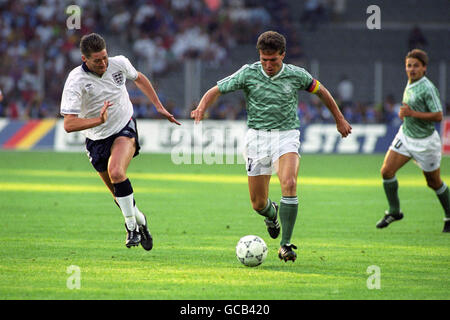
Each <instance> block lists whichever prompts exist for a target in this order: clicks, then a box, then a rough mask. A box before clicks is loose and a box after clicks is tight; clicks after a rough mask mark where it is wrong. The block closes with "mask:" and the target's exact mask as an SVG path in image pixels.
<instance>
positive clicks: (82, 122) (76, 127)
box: [64, 101, 113, 132]
mask: <svg viewBox="0 0 450 320" xmlns="http://www.w3.org/2000/svg"><path fill="white" fill-rule="evenodd" d="M112 105H113V104H112V103H111V102H109V101H105V102H104V103H103V107H102V109H101V110H100V115H99V116H98V117H96V118H79V117H78V115H76V114H65V115H64V130H66V132H74V131H81V130H85V129H89V128H93V127H96V126H99V125H101V124H102V123H105V121H106V119H108V112H107V110H108V108H109V107H110V106H112Z"/></svg>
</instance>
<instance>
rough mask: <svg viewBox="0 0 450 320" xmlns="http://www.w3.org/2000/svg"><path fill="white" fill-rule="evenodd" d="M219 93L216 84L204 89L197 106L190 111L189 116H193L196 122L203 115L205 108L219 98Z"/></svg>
mask: <svg viewBox="0 0 450 320" xmlns="http://www.w3.org/2000/svg"><path fill="white" fill-rule="evenodd" d="M220 95H221V93H220V90H219V87H218V86H217V85H216V86H214V87H212V88H211V89H209V90H208V91H206V93H205V94H204V95H203V97H202V99H201V100H200V103H199V104H198V106H197V108H196V109H195V110H192V111H191V118H193V119H194V120H195V122H196V123H198V122H199V121H200V120H202V119H203V116H204V115H205V112H206V109H208V108H209V107H210V106H211V105H212V104H213V103H214V102H216V100H217V98H219V96H220Z"/></svg>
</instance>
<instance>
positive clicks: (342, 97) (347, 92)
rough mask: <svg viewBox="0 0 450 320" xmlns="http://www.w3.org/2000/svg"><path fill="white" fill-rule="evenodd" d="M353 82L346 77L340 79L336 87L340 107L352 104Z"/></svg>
mask: <svg viewBox="0 0 450 320" xmlns="http://www.w3.org/2000/svg"><path fill="white" fill-rule="evenodd" d="M353 91H354V87H353V82H352V81H351V80H350V79H349V78H348V76H347V75H343V76H342V77H341V81H340V82H339V84H338V86H337V99H338V100H339V102H340V105H341V106H342V107H345V106H347V105H350V104H352V102H353Z"/></svg>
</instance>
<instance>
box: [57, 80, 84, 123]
mask: <svg viewBox="0 0 450 320" xmlns="http://www.w3.org/2000/svg"><path fill="white" fill-rule="evenodd" d="M81 104H82V94H81V88H80V86H79V85H77V81H75V80H74V79H73V78H71V77H69V78H68V79H67V81H66V83H65V85H64V89H63V93H62V98H61V106H60V113H61V114H62V115H65V114H79V113H80V112H81Z"/></svg>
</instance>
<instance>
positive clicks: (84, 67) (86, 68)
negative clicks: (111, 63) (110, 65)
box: [81, 62, 108, 78]
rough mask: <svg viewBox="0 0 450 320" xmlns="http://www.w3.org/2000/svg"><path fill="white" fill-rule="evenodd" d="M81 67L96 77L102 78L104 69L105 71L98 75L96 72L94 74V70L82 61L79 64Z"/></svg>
mask: <svg viewBox="0 0 450 320" xmlns="http://www.w3.org/2000/svg"><path fill="white" fill-rule="evenodd" d="M81 68H82V69H83V70H84V71H85V72H87V73H90V74H92V75H93V76H96V77H98V78H103V74H105V73H106V71H105V72H104V73H103V74H102V75H101V76H99V75H98V74H96V73H95V72H92V71H91V70H90V69H89V68H88V66H87V64H86V62H83V63H82V64H81ZM107 70H108V69H107Z"/></svg>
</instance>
